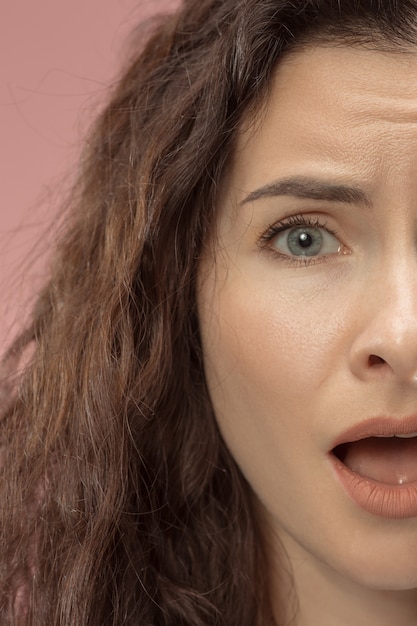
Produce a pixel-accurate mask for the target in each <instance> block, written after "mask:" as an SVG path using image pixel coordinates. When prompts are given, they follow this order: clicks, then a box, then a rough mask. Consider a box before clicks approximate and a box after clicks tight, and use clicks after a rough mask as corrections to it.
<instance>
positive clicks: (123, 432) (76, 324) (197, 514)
mask: <svg viewBox="0 0 417 626" xmlns="http://www.w3.org/2000/svg"><path fill="white" fill-rule="evenodd" d="M416 17H417V3H416V2H414V1H411V0H408V1H407V0H404V1H402V0H391V1H380V0H355V1H353V0H339V1H337V0H300V1H298V2H297V1H292V0H185V1H184V2H183V5H182V6H181V8H180V9H179V10H178V11H177V12H176V13H175V14H173V15H166V16H165V17H161V18H160V19H159V20H158V21H157V22H156V23H155V26H154V27H153V29H152V32H151V33H150V34H149V35H148V37H147V40H146V42H145V43H144V44H143V45H142V44H141V45H139V44H138V45H137V46H136V49H135V54H134V55H133V58H132V60H131V62H130V65H129V67H128V68H127V70H126V72H125V74H124V75H123V77H122V78H121V79H120V82H119V83H118V84H117V86H116V88H115V90H114V93H113V94H112V97H111V99H110V102H109V104H108V105H107V107H106V108H105V109H104V110H103V112H102V113H101V115H100V117H99V119H98V120H97V122H96V123H95V125H94V128H93V129H92V132H91V134H90V136H89V138H88V140H87V142H86V149H85V154H84V156H83V159H82V164H81V173H80V176H79V180H78V183H77V185H76V186H75V188H74V190H73V192H72V195H71V199H70V205H71V211H70V213H69V217H68V224H67V228H66V231H65V234H64V236H63V237H62V238H61V240H60V241H59V244H58V246H57V251H56V254H55V255H54V258H53V261H52V263H51V269H50V278H49V280H48V283H47V285H46V286H45V288H44V290H43V292H42V293H41V294H40V295H39V297H38V300H37V303H36V306H35V308H34V311H33V315H32V321H31V325H30V327H29V328H28V329H26V330H25V331H24V332H23V333H22V335H21V336H20V337H19V338H18V340H17V341H16V342H15V343H14V345H13V346H12V347H11V348H10V350H9V352H8V354H7V355H6V359H5V366H6V368H7V370H8V374H7V376H5V377H4V381H3V407H4V408H3V409H2V412H3V418H2V422H1V425H2V442H3V450H4V463H3V470H2V482H1V496H0V497H1V502H2V505H1V508H0V529H1V530H0V534H1V555H2V558H1V565H0V607H2V608H1V609H0V610H1V611H2V613H1V614H2V615H3V616H4V617H3V618H2V620H3V621H2V623H5V624H6V623H7V624H20V623H22V624H36V625H38V626H39V625H40V624H48V625H49V624H51V625H52V624H56V625H58V624H65V625H68V624H71V625H73V626H87V625H91V626H93V625H94V626H99V625H100V626H105V625H108V626H110V625H112V626H115V625H121V624H123V625H125V626H129V625H131V626H133V625H134V626H137V625H138V624H141V625H143V626H145V625H146V626H151V625H152V626H164V625H165V626H168V625H169V626H173V625H174V624H178V625H180V624H183V625H186V624H187V625H190V626H203V625H211V626H214V625H216V624H217V625H219V626H220V625H224V626H233V625H236V626H254V625H255V624H264V625H265V624H267V623H271V622H272V619H271V618H270V613H269V608H268V606H269V601H268V574H267V572H268V558H267V557H268V555H267V550H266V548H265V546H264V545H263V544H264V542H263V541H262V540H261V533H260V529H259V527H258V526H259V523H258V519H257V515H256V511H255V508H254V504H253V502H252V498H251V490H250V487H249V486H248V485H247V483H246V481H245V479H244V478H243V477H242V475H241V473H240V471H239V468H238V467H237V466H236V464H235V462H234V460H233V458H232V457H231V455H230V453H229V452H228V450H227V448H226V446H225V445H224V443H223V441H222V439H221V436H220V435H219V432H218V429H217V425H216V421H215V416H214V415H213V410H212V408H211V403H210V398H209V395H208V392H207V389H206V385H205V379H204V368H203V360H202V353H201V347H200V340H199V324H198V316H197V312H196V298H195V284H196V272H197V270H198V266H199V258H200V256H201V253H202V251H203V250H204V246H205V243H206V242H207V238H208V236H209V234H210V233H211V232H212V227H213V222H214V217H215V213H216V196H217V192H218V188H219V185H220V182H221V180H222V177H223V175H224V171H225V168H226V167H227V163H228V160H229V157H230V155H231V153H232V151H233V145H234V140H235V138H236V134H237V132H238V130H239V128H240V127H241V124H242V119H243V117H244V116H245V118H247V116H248V115H250V114H251V113H256V111H258V110H259V108H260V106H261V104H262V102H263V101H264V97H265V93H266V91H267V89H268V86H269V84H270V79H271V76H272V74H273V72H274V70H275V68H276V64H277V62H279V60H280V59H281V58H282V57H283V55H285V54H290V53H291V51H292V50H294V49H297V48H300V47H303V46H306V45H308V44H309V43H311V42H318V43H323V44H333V45H337V44H340V43H342V44H345V43H348V44H350V45H366V46H376V47H379V48H381V47H382V48H389V49H393V48H395V49H398V48H400V49H401V48H402V47H404V46H409V45H414V46H415V42H416V40H417V38H416V21H417V20H416ZM28 347H30V348H31V350H32V353H31V358H30V361H29V364H28V365H27V366H26V367H25V369H24V372H23V373H21V374H19V375H15V376H14V378H13V372H14V371H16V369H17V368H18V365H17V364H18V362H19V359H20V358H22V357H23V355H24V354H25V350H26V349H27V348H28ZM12 378H13V384H11V380H12ZM284 603H285V601H284V599H283V604H284ZM6 615H8V617H6Z"/></svg>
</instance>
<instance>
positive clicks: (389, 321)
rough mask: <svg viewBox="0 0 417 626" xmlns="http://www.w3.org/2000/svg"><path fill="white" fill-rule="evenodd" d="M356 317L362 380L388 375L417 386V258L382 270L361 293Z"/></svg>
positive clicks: (355, 365) (355, 358)
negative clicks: (395, 267)
mask: <svg viewBox="0 0 417 626" xmlns="http://www.w3.org/2000/svg"><path fill="white" fill-rule="evenodd" d="M410 265H411V266H412V267H410ZM356 317H357V320H356V321H357V326H356V328H357V329H358V332H357V334H356V337H355V339H354V341H353V343H352V345H351V349H350V367H351V371H352V372H353V374H354V375H355V376H357V377H358V378H360V379H362V380H370V379H374V378H378V377H381V376H384V377H385V378H386V377H387V376H389V377H391V378H393V379H396V380H397V381H398V382H401V383H408V384H410V383H411V384H414V385H415V386H416V387H417V267H416V262H415V261H414V264H413V263H411V264H410V263H408V264H401V265H400V266H399V267H397V269H395V270H393V269H392V268H391V270H390V271H386V272H380V273H379V275H378V278H377V279H376V280H373V281H372V283H371V285H370V286H368V289H367V290H366V292H365V293H362V302H361V304H360V305H359V306H358V309H357V313H356Z"/></svg>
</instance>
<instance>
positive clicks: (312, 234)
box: [270, 225, 341, 257]
mask: <svg viewBox="0 0 417 626" xmlns="http://www.w3.org/2000/svg"><path fill="white" fill-rule="evenodd" d="M270 246H271V247H272V249H273V250H276V251H277V252H279V253H281V254H283V255H285V256H290V257H291V256H297V257H314V256H318V255H323V256H325V255H327V254H337V253H338V252H340V249H341V244H340V241H338V239H337V238H336V237H335V235H333V234H332V233H330V232H329V231H328V230H326V229H325V228H324V227H322V226H309V225H303V226H293V227H288V226H287V227H284V228H283V227H282V226H281V228H280V230H279V232H278V233H276V234H275V235H274V236H272V237H271V238H270Z"/></svg>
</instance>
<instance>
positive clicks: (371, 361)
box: [368, 354, 386, 367]
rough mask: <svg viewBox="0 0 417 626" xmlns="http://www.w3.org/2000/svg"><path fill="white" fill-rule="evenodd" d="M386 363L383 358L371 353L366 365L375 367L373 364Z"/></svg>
mask: <svg viewBox="0 0 417 626" xmlns="http://www.w3.org/2000/svg"><path fill="white" fill-rule="evenodd" d="M385 363H386V361H384V359H382V358H381V357H380V356H377V355H376V354H371V355H370V357H369V359H368V365H369V367H375V366H377V365H378V366H379V365H384V364H385Z"/></svg>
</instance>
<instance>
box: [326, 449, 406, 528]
mask: <svg viewBox="0 0 417 626" xmlns="http://www.w3.org/2000/svg"><path fill="white" fill-rule="evenodd" d="M330 457H331V461H332V464H333V467H334V469H335V471H336V474H337V477H338V479H339V481H340V482H341V483H342V485H343V487H344V489H345V491H346V492H347V493H348V495H349V496H350V497H351V498H352V500H354V502H356V504H358V505H359V506H360V507H361V508H362V509H364V510H365V511H367V512H368V513H371V514H372V515H376V516H378V517H385V518H389V519H406V518H410V517H417V482H412V483H407V484H404V485H388V484H385V483H380V482H378V481H376V480H373V479H372V478H366V477H364V476H360V475H359V474H356V473H355V472H352V470H350V469H349V468H348V467H347V466H346V465H344V463H342V462H341V461H339V459H338V458H337V457H336V456H335V455H334V454H331V455H330Z"/></svg>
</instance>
